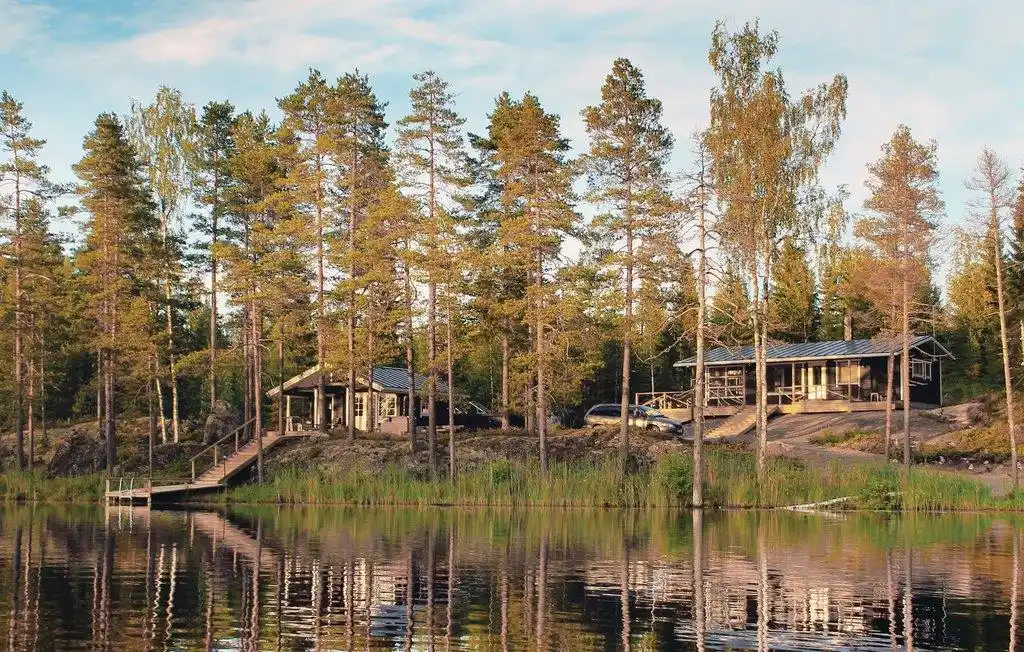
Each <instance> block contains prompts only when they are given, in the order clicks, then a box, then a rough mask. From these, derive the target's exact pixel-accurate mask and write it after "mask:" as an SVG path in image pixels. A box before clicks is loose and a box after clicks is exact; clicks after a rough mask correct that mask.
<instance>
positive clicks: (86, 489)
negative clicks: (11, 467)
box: [0, 471, 104, 503]
mask: <svg viewBox="0 0 1024 652" xmlns="http://www.w3.org/2000/svg"><path fill="white" fill-rule="evenodd" d="M103 490H104V477H103V475H102V474H100V473H94V474H89V475H80V476H71V477H67V478H49V477H46V476H45V475H43V474H42V473H41V472H39V471H33V472H22V473H18V472H16V471H12V472H8V473H0V501H3V502H5V503H12V502H42V503H68V502H100V501H102V500H103Z"/></svg>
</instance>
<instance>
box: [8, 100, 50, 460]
mask: <svg viewBox="0 0 1024 652" xmlns="http://www.w3.org/2000/svg"><path fill="white" fill-rule="evenodd" d="M31 132H32V123H31V122H29V121H28V119H27V118H26V117H25V115H24V105H23V104H22V103H21V102H18V101H17V100H16V99H15V98H14V97H13V96H12V95H10V94H9V93H8V92H7V91H3V93H2V94H0V156H2V157H3V158H2V159H0V219H2V220H3V221H2V222H0V226H2V228H3V232H0V235H2V236H3V237H4V240H6V241H7V243H8V246H9V247H10V254H9V255H10V258H11V261H12V267H13V269H12V270H11V274H10V276H11V281H12V286H11V290H10V296H11V299H12V304H13V305H12V309H13V313H14V334H13V335H14V352H13V353H14V355H13V359H12V361H11V366H12V367H13V370H14V432H15V438H16V443H15V448H16V450H15V454H16V455H15V456H16V459H17V468H18V470H19V471H20V470H22V469H24V468H25V443H24V414H25V407H24V404H25V399H26V389H27V388H26V386H25V380H26V379H25V373H26V370H27V369H28V367H29V356H28V355H27V348H26V347H27V342H26V337H27V336H28V334H29V333H28V325H27V323H26V317H27V315H26V305H25V300H26V287H25V283H26V271H27V266H28V265H29V264H31V262H33V260H32V257H31V256H30V255H29V252H28V251H27V250H26V249H27V247H28V244H27V243H26V236H27V235H28V234H29V233H31V224H29V223H27V222H30V221H32V219H33V216H32V215H30V213H29V209H30V207H34V208H33V212H35V211H38V210H39V209H41V203H43V202H47V201H49V200H51V199H52V198H53V197H54V195H55V194H56V192H57V191H58V190H59V189H58V188H57V187H56V186H54V185H53V184H52V183H51V182H50V181H49V169H48V168H47V167H46V166H45V165H43V164H41V163H40V162H39V154H40V152H41V151H42V148H43V146H44V145H45V144H46V141H44V140H40V139H38V138H33V137H32V136H31ZM32 200H34V201H35V202H36V203H34V204H30V201H32ZM29 409H30V410H31V406H30V408H29ZM30 417H31V413H30ZM31 462H32V460H31V458H30V459H29V464H30V465H31Z"/></svg>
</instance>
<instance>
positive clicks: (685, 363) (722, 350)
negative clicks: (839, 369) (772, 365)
mask: <svg viewBox="0 0 1024 652" xmlns="http://www.w3.org/2000/svg"><path fill="white" fill-rule="evenodd" d="M928 343H931V344H932V346H933V347H934V352H933V353H932V355H934V356H935V357H949V358H952V357H953V355H952V354H951V353H950V352H949V351H947V350H946V348H945V347H943V346H942V345H941V344H939V343H938V342H937V341H936V340H935V338H934V337H932V336H931V335H916V336H914V338H913V339H912V340H911V341H910V348H920V347H921V346H923V345H925V344H928ZM891 347H896V355H897V356H899V354H900V351H901V349H902V340H901V339H900V338H896V339H895V340H893V339H874V340H834V341H831V342H799V343H796V344H770V345H768V361H769V362H798V361H803V360H843V359H855V358H878V357H885V356H887V355H889V350H890V348H891ZM753 363H754V347H753V346H731V347H725V346H722V347H719V348H717V349H711V350H710V351H708V352H707V353H705V354H704V364H706V365H711V366H716V365H725V364H753ZM696 364H697V357H696V356H691V357H689V358H686V359H685V360H680V361H679V362H677V363H675V366H676V367H692V366H694V365H696Z"/></svg>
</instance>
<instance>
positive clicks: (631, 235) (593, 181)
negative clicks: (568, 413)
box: [583, 59, 672, 472]
mask: <svg viewBox="0 0 1024 652" xmlns="http://www.w3.org/2000/svg"><path fill="white" fill-rule="evenodd" d="M661 114H662V107H661V101H660V100H657V99H654V98H651V97H648V96H647V89H646V86H645V83H644V78H643V75H642V74H641V72H640V70H638V69H637V68H636V67H635V66H634V65H633V64H632V63H630V61H629V60H628V59H616V60H615V62H614V64H612V71H611V73H610V74H609V75H608V76H607V77H606V78H605V82H604V85H603V86H602V87H601V104H600V105H598V106H591V107H587V108H585V109H584V110H583V119H584V121H585V123H586V127H587V133H588V134H589V136H590V151H589V153H588V154H587V155H586V156H584V157H583V163H584V165H585V166H586V168H587V173H588V178H589V182H590V199H591V201H593V202H595V203H596V204H597V205H598V206H600V207H601V208H603V209H606V210H607V212H605V213H602V214H600V215H599V216H598V217H597V218H595V220H594V221H593V222H592V223H591V228H592V229H596V230H598V231H599V232H600V233H601V235H602V236H603V238H602V239H603V240H604V241H606V242H607V243H608V245H609V249H608V252H607V255H606V259H607V262H608V263H609V264H611V265H612V266H614V267H615V268H616V269H617V270H618V272H619V274H620V275H621V277H622V308H623V325H622V396H621V397H620V399H621V400H620V404H621V414H620V418H619V438H620V458H621V464H622V470H623V472H625V468H626V466H625V465H626V459H627V457H628V454H629V405H630V403H631V402H632V401H631V394H630V382H629V381H630V375H631V371H632V365H631V356H632V344H633V338H634V336H635V332H634V331H635V329H636V324H635V323H634V314H633V310H634V304H635V295H636V279H635V278H634V277H635V272H636V271H637V267H638V266H640V265H642V263H643V262H644V261H643V260H641V259H640V257H641V256H644V254H645V253H647V252H651V251H654V250H657V249H658V248H659V244H660V242H659V240H660V239H663V238H666V237H671V231H670V229H668V228H667V226H668V224H669V222H668V221H667V220H666V219H665V216H666V215H667V214H668V213H669V211H670V210H671V207H672V202H671V198H670V196H669V193H668V191H667V187H668V174H667V172H666V170H665V166H666V164H667V163H668V160H669V157H670V156H671V155H672V135H671V133H669V131H668V129H667V128H665V127H664V125H662V124H661Z"/></svg>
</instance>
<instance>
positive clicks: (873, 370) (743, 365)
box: [675, 335, 953, 412]
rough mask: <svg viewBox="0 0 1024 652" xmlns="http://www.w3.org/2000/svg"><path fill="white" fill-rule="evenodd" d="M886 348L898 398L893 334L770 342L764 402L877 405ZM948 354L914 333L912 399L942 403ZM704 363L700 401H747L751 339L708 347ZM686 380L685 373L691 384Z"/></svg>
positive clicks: (683, 364)
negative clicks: (737, 344)
mask: <svg viewBox="0 0 1024 652" xmlns="http://www.w3.org/2000/svg"><path fill="white" fill-rule="evenodd" d="M890 352H891V353H892V354H893V355H894V358H895V359H894V363H895V364H894V370H895V375H894V377H893V396H892V397H891V400H893V401H902V400H903V397H902V396H901V395H900V392H901V387H900V385H901V383H900V362H901V360H900V358H901V357H902V355H903V346H902V340H901V339H899V338H896V339H895V340H894V339H891V338H889V339H867V340H838V341H832V342H802V343H797V344H774V345H769V346H768V350H767V358H768V359H767V362H768V364H767V381H768V404H769V405H779V406H782V408H781V409H782V411H783V412H798V411H801V410H800V406H807V405H809V404H815V405H817V406H824V407H827V406H828V405H829V404H831V407H835V408H843V409H884V408H885V403H886V400H887V397H886V374H887V368H888V357H889V355H890ZM952 357H953V356H952V354H951V353H950V352H949V351H948V350H947V349H946V348H945V347H943V346H942V345H941V344H939V342H938V341H937V340H936V339H935V338H934V337H933V336H931V335H916V336H914V337H913V339H912V340H911V343H910V396H909V399H910V402H911V403H912V404H918V405H922V406H939V405H942V360H943V359H944V358H952ZM696 363H697V360H696V358H695V357H691V358H687V359H685V360H680V361H679V362H676V363H675V366H676V367H677V368H683V369H692V368H693V367H694V366H696ZM704 364H705V378H706V380H707V383H706V388H707V389H706V392H705V405H706V406H708V407H727V406H736V407H740V406H744V405H754V403H755V397H756V379H755V375H754V349H753V347H752V346H741V347H719V348H716V349H712V350H710V351H708V352H707V354H706V355H705V356H704ZM691 376H692V374H691ZM692 383H693V379H692V377H691V379H690V385H691V386H692ZM688 391H689V392H692V389H691V390H688ZM691 395H692V394H691ZM787 406H788V409H787Z"/></svg>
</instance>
